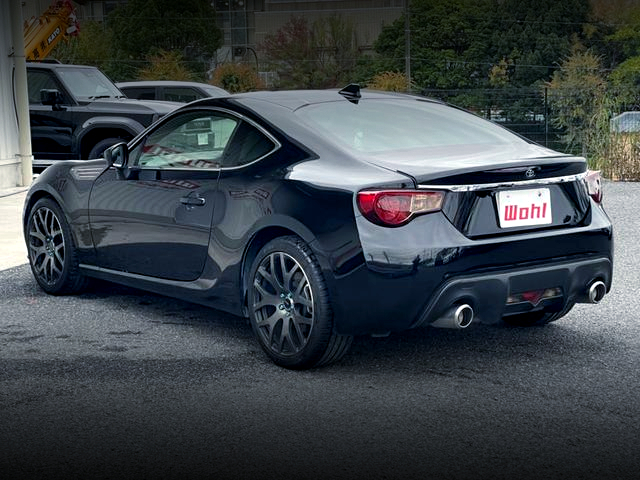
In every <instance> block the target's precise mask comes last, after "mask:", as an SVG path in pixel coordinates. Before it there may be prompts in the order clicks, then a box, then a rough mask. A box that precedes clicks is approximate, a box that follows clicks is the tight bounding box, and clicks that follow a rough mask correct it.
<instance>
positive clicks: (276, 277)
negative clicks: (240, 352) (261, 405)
mask: <svg viewBox="0 0 640 480" xmlns="http://www.w3.org/2000/svg"><path fill="white" fill-rule="evenodd" d="M248 278H249V282H250V283H249V285H248V306H249V318H250V322H251V327H252V329H253V332H254V334H255V336H256V338H257V340H258V343H259V344H260V346H261V347H262V349H263V350H264V351H265V353H266V354H267V355H268V356H269V357H270V358H271V360H273V362H274V363H276V364H277V365H280V366H282V367H285V368H290V369H306V368H314V367H320V366H323V365H328V364H330V363H333V362H336V361H338V360H339V359H340V358H342V357H343V355H344V354H345V353H346V352H347V350H348V349H349V347H350V346H351V342H352V340H353V337H352V336H351V335H339V334H337V333H336V332H335V331H334V325H333V312H332V310H331V304H330V301H329V294H328V291H327V287H326V284H325V281H324V278H323V275H322V271H321V269H320V266H319V265H318V262H317V260H316V259H315V256H314V255H313V252H312V251H311V249H310V248H309V246H308V245H307V244H306V243H305V242H303V241H302V240H301V239H300V238H298V237H295V236H287V237H279V238H276V239H274V240H272V241H271V242H269V243H267V244H266V245H265V246H264V247H263V248H262V249H261V250H260V251H259V252H258V255H257V256H256V258H255V260H254V261H253V263H252V266H251V269H250V270H249V277H248Z"/></svg>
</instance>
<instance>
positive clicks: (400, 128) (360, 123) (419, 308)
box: [304, 97, 613, 333]
mask: <svg viewBox="0 0 640 480" xmlns="http://www.w3.org/2000/svg"><path fill="white" fill-rule="evenodd" d="M376 101H377V100H376V99H375V98H374V99H372V101H370V102H367V101H366V99H363V101H362V102H360V103H359V104H353V105H352V106H347V107H346V108H345V106H344V104H340V105H339V106H338V107H337V109H336V106H334V112H336V113H337V115H336V114H335V113H334V117H335V118H334V119H333V122H334V123H329V122H328V118H329V115H327V114H326V113H324V112H323V107H318V109H317V111H315V112H314V111H312V109H310V110H309V111H308V113H306V114H305V115H304V116H305V117H307V118H308V119H309V118H310V119H311V120H312V121H313V122H316V123H317V124H318V125H320V128H321V129H324V131H325V133H328V132H333V135H334V138H336V140H337V141H338V142H339V143H341V144H342V145H343V146H345V147H346V148H347V149H348V150H349V151H351V152H352V153H354V154H355V155H357V156H359V158H361V159H364V160H366V161H367V162H369V163H371V164H374V165H376V166H378V167H383V168H386V169H388V170H389V171H390V172H394V173H396V174H397V173H398V172H399V173H402V174H404V175H406V177H407V178H408V179H410V182H408V185H410V187H408V188H406V187H405V188H398V186H390V185H381V184H380V185H363V186H362V188H360V189H359V190H358V191H357V192H356V193H355V198H354V211H355V215H356V224H357V229H358V235H359V239H360V243H361V245H362V251H363V255H364V262H365V268H363V269H360V270H357V271H354V272H353V273H352V274H351V275H350V278H349V280H348V281H342V280H341V279H338V280H337V281H338V283H339V288H338V289H337V291H338V292H339V296H340V297H341V301H340V302H336V303H340V305H338V306H336V309H337V313H338V315H339V316H340V328H341V329H342V330H344V331H349V332H354V333H371V332H374V333H385V332H387V331H394V330H403V329H406V328H412V327H416V326H422V325H430V324H431V325H435V326H443V327H453V328H465V327H466V326H468V325H469V324H471V323H472V322H473V321H477V320H479V321H482V322H485V323H496V322H499V321H500V320H501V319H505V320H510V319H518V318H527V316H528V317H532V316H533V317H534V318H535V317H536V316H538V318H541V319H545V320H548V321H551V320H554V319H556V318H559V317H560V316H562V315H563V314H565V313H566V312H567V311H568V310H569V309H570V308H571V306H572V305H573V304H574V303H579V302H590V303H597V302H599V301H600V300H601V299H602V297H604V295H605V294H606V293H607V292H608V291H609V289H610V288H611V278H612V262H613V234H612V226H611V223H610V221H609V219H608V217H607V215H606V213H605V211H604V209H603V207H602V203H601V202H602V184H601V180H600V177H599V174H598V173H597V172H591V171H588V170H587V167H586V162H585V160H584V159H582V158H580V157H573V156H569V155H563V154H559V153H557V152H553V151H551V150H548V149H545V148H542V147H540V146H537V145H533V144H531V143H529V142H527V141H525V140H523V139H521V138H519V137H517V136H516V135H514V134H512V133H510V132H507V131H506V130H504V129H502V128H500V127H498V126H496V125H493V124H491V123H489V122H486V121H484V120H482V119H479V118H477V117H475V116H473V115H469V114H467V113H465V112H460V111H459V110H457V109H454V108H451V107H447V106H445V105H441V104H435V103H433V104H428V102H424V101H422V100H415V99H408V97H407V98H405V99H402V100H400V99H399V100H395V99H394V100H390V101H385V100H379V101H377V103H378V105H376ZM403 102H405V104H406V105H405V104H403ZM363 105H368V106H367V107H365V108H362V107H363ZM359 108H360V109H359ZM339 110H344V111H343V112H339ZM340 118H343V119H348V120H342V121H341V120H340ZM381 122H382V123H384V125H383V126H382V127H380V126H379V125H378V124H379V123H381ZM347 299H348V300H347ZM345 300H347V301H345Z"/></svg>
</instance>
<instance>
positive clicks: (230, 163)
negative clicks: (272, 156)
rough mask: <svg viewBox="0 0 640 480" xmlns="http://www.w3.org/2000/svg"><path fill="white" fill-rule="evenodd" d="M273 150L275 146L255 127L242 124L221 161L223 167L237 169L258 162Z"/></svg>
mask: <svg viewBox="0 0 640 480" xmlns="http://www.w3.org/2000/svg"><path fill="white" fill-rule="evenodd" d="M274 148H275V144H274V143H273V142H272V141H271V140H269V138H267V136H266V135H264V134H263V133H262V132H260V131H259V130H258V129H257V128H256V127H254V126H253V125H250V124H249V123H247V122H242V123H241V124H240V126H239V127H238V130H237V131H236V133H235V135H234V136H233V141H232V142H231V145H229V149H228V150H227V151H226V152H225V154H224V157H223V159H222V166H223V167H238V166H241V165H246V164H248V163H251V162H254V161H256V160H258V159H259V158H260V157H263V156H265V155H266V154H268V153H269V152H271V151H272V150H273V149H274Z"/></svg>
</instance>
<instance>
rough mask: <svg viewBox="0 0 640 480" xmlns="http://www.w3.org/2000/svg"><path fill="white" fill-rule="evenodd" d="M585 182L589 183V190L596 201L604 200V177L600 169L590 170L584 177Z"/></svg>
mask: <svg viewBox="0 0 640 480" xmlns="http://www.w3.org/2000/svg"><path fill="white" fill-rule="evenodd" d="M584 183H585V184H586V185H587V192H588V193H589V196H590V197H591V198H593V200H594V201H595V202H596V203H600V202H602V177H601V176H600V171H599V170H588V171H587V176H586V177H584Z"/></svg>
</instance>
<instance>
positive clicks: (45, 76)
mask: <svg viewBox="0 0 640 480" xmlns="http://www.w3.org/2000/svg"><path fill="white" fill-rule="evenodd" d="M27 89H28V90H29V103H30V104H34V103H38V104H39V103H41V101H40V90H43V89H57V90H60V87H59V86H58V83H57V82H56V81H55V79H54V78H53V75H51V74H50V73H48V72H45V71H41V70H29V71H28V72H27ZM61 93H62V92H61Z"/></svg>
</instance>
